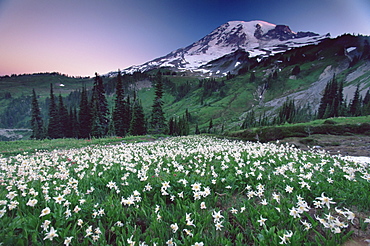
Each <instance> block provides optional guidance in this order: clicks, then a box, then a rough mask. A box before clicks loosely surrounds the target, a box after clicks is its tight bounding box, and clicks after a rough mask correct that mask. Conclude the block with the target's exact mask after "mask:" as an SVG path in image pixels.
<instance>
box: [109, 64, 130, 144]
mask: <svg viewBox="0 0 370 246" xmlns="http://www.w3.org/2000/svg"><path fill="white" fill-rule="evenodd" d="M130 118H131V117H130V116H129V106H128V105H127V101H126V100H125V95H124V91H123V84H122V76H121V71H119V70H118V75H117V83H116V100H115V105H114V109H113V124H114V129H115V134H116V135H117V136H120V137H124V136H125V135H126V134H127V132H128V130H129V127H130Z"/></svg>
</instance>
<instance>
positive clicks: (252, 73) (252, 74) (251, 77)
mask: <svg viewBox="0 0 370 246" xmlns="http://www.w3.org/2000/svg"><path fill="white" fill-rule="evenodd" d="M254 81H256V74H255V73H254V72H251V76H250V77H249V82H251V83H252V82H254Z"/></svg>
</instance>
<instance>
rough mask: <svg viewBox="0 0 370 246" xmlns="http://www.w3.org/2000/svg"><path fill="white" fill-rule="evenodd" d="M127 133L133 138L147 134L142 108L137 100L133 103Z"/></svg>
mask: <svg viewBox="0 0 370 246" xmlns="http://www.w3.org/2000/svg"><path fill="white" fill-rule="evenodd" d="M129 133H130V135H133V136H137V135H145V134H146V133H147V130H146V122H145V116H144V110H143V106H142V105H141V102H140V101H138V100H135V101H134V103H133V108H132V117H131V123H130V129H129Z"/></svg>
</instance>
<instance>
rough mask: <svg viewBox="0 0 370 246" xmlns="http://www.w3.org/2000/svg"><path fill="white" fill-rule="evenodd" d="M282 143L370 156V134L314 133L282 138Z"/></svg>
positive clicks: (335, 152) (301, 147)
mask: <svg viewBox="0 0 370 246" xmlns="http://www.w3.org/2000/svg"><path fill="white" fill-rule="evenodd" d="M280 143H290V144H294V145H295V146H296V147H298V148H300V149H302V150H308V149H312V148H316V149H321V150H322V149H324V150H325V151H326V152H328V153H330V154H333V155H338V154H341V155H343V156H347V155H348V156H367V157H370V136H366V135H353V136H338V135H325V134H313V135H311V136H310V137H306V138H298V137H292V138H285V139H283V140H280Z"/></svg>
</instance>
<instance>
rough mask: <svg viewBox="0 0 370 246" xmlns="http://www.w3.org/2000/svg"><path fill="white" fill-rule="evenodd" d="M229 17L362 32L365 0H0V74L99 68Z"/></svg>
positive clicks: (134, 61)
mask: <svg viewBox="0 0 370 246" xmlns="http://www.w3.org/2000/svg"><path fill="white" fill-rule="evenodd" d="M233 20H240V21H251V20H262V21H267V22H270V23H273V24H283V25H288V26H290V28H291V29H292V30H293V31H296V32H297V31H312V32H316V33H319V34H326V33H331V35H332V37H336V36H338V35H341V34H343V33H351V34H352V33H354V34H364V35H370V0H296V1H293V0H0V75H11V74H24V73H38V72H60V73H62V74H68V75H70V76H93V75H94V73H95V72H98V73H99V74H106V73H108V72H110V71H114V70H117V69H124V68H127V67H130V66H132V65H140V64H143V63H145V62H147V61H150V60H153V59H155V58H158V57H161V56H164V55H166V54H168V53H170V52H171V51H174V50H176V49H178V48H182V47H186V46H188V45H190V44H192V43H193V42H196V41H198V40H199V39H201V38H202V37H204V36H205V35H207V34H209V33H210V32H212V31H213V30H214V29H216V28H217V27H219V26H220V25H222V24H224V23H226V22H227V21H233Z"/></svg>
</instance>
